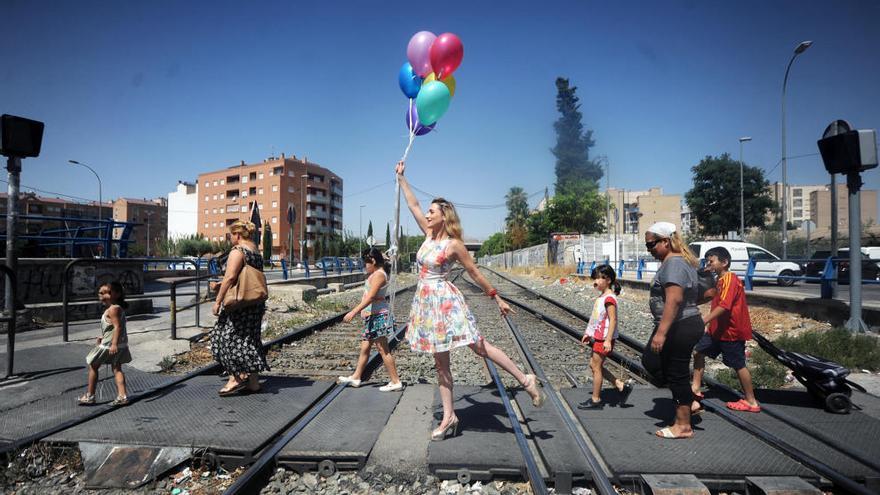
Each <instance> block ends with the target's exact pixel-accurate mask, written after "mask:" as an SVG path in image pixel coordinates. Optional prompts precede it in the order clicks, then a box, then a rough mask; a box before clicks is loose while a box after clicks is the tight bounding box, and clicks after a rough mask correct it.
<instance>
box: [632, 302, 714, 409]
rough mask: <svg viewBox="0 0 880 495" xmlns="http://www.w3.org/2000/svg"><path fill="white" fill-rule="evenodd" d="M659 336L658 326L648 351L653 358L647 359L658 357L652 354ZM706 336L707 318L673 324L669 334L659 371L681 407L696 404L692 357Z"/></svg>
mask: <svg viewBox="0 0 880 495" xmlns="http://www.w3.org/2000/svg"><path fill="white" fill-rule="evenodd" d="M656 333H657V326H656V325H655V326H654V331H653V332H652V333H651V338H650V339H648V349H646V354H647V353H650V354H652V355H653V356H647V355H646V356H645V358H646V359H650V357H653V358H654V359H656V357H657V355H656V354H654V353H653V352H652V351H651V350H650V345H651V340H652V339H653V338H654V334H656ZM703 333H704V329H703V318H702V317H701V316H699V315H697V316H691V317H690V318H685V319H683V320H678V321H676V322H673V323H672V326H670V327H669V331H668V332H666V342H665V343H664V344H663V349H662V350H661V351H660V362H659V363H658V364H659V371H660V372H661V374H662V380H665V381H666V384H667V385H668V386H669V390H671V391H672V400H674V401H675V404H676V405H677V406H682V405H690V403H691V402H693V400H694V393H693V391H692V390H691V356H692V355H693V352H694V346H695V345H697V342H699V341H700V338H701V337H702V336H703ZM645 364H646V365H647V364H648V363H645ZM646 367H649V366H646ZM649 371H650V370H649Z"/></svg>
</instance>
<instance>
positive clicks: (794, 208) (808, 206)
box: [767, 182, 828, 227]
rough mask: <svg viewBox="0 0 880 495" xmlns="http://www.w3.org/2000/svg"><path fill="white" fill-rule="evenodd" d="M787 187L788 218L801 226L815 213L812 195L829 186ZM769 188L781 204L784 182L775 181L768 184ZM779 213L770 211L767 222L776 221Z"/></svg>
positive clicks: (796, 225) (772, 195)
mask: <svg viewBox="0 0 880 495" xmlns="http://www.w3.org/2000/svg"><path fill="white" fill-rule="evenodd" d="M787 189H788V195H787V196H786V203H787V207H786V208H787V209H786V210H785V216H786V220H787V221H788V222H790V223H792V224H794V226H795V227H800V226H801V224H802V223H803V222H804V221H805V220H810V218H811V217H812V215H813V206H812V203H811V202H810V195H811V194H812V193H814V192H816V191H826V190H827V189H828V186H827V185H824V184H813V185H806V186H799V185H794V184H788V186H787ZM767 190H768V191H769V192H770V197H771V198H773V201H776V203H777V204H779V205H781V204H782V183H781V182H774V183H773V184H770V186H768V188H767ZM777 214H778V212H777V211H772V212H770V214H769V215H768V219H767V223H773V222H775V221H776V215H777Z"/></svg>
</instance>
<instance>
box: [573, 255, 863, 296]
mask: <svg viewBox="0 0 880 495" xmlns="http://www.w3.org/2000/svg"><path fill="white" fill-rule="evenodd" d="M781 261H789V262H791V263H796V264H798V266H801V263H807V262H814V261H818V262H822V263H824V265H823V268H822V270H821V274H820V275H819V276H812V275H764V274H759V273H756V269H757V266H758V261H757V260H755V259H754V258H749V259H748V260H731V263H738V262H740V263H741V262H746V263H747V265H746V271H745V272H743V271H741V270H732V271H733V272H734V273H736V274H737V275H738V276H740V277H741V278H742V279H743V285H745V288H746V290H752V288H753V287H754V283H755V281H761V280H772V281H780V280H790V281H792V282H798V281H804V282H818V283H819V284H820V287H819V293H820V297H821V298H822V299H831V296H832V293H833V291H832V286H833V283H834V282H838V283H840V281H841V280H839V279H838V276H837V274H838V265H839V264H840V262H844V263H848V262H849V258H834V257H830V256H829V257H828V258H821V259H812V260H797V261H794V260H775V261H774V262H781ZM762 262H763V261H762ZM600 263H602V264H611V262H610V261H609V260H607V259H606V260H603V261H599V260H593V261H592V262H590V264H589V270H587V262H586V261H581V262H579V263H578V264H577V274H579V275H588V274H590V273H592V272H593V270H594V269H595V268H596V266H597V265H599V264H600ZM657 263H659V262H657ZM767 263H771V262H769V261H768V262H767ZM616 265H617V266H615V271H616V272H617V276H618V277H619V278H623V277H624V275H625V274H626V273H627V272H635V275H636V280H644V279H645V275H646V274H649V273H656V272H657V270H652V269H648V268H647V262H646V260H644V259H639V260H620V261H618V262H617V263H616ZM705 265H706V260H704V259H701V260H700V268H701V269H702V268H704V267H705ZM802 270H803V268H801V269H800V270H798V271H802ZM842 280H843V281H845V282H847V283H849V278H848V277H846V278H843V279H842ZM877 284H880V280H877V279H864V278H863V279H862V285H877Z"/></svg>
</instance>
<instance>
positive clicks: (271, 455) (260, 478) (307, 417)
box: [223, 325, 406, 495]
mask: <svg viewBox="0 0 880 495" xmlns="http://www.w3.org/2000/svg"><path fill="white" fill-rule="evenodd" d="M405 331H406V325H400V326H399V327H398V328H397V330H396V331H395V335H394V337H395V339H394V341H392V342H389V344H388V345H389V347H391V348H392V349H393V348H394V346H395V345H396V343H397V342H399V341H400V336H401V335H402V334H403V333H404V332H405ZM381 361H382V357H381V356H380V354H379V353H378V352H377V351H373V352H372V353H371V355H370V357H369V359H368V360H367V367H366V370H365V371H366V372H367V373H369V372H371V371H372V370H374V369H375V368H377V367H378V366H379V364H380V363H381ZM347 386H348V384H347V383H338V384H336V385H335V386H334V387H333V388H332V389H330V390H329V391H328V392H326V393H325V394H323V395H322V396H321V397H319V398H318V399H316V400H315V401H314V402H313V403H312V405H311V406H309V407H308V408H306V411H305V413H304V414H303V415H301V416H300V417H299V419H298V420H296V422H295V423H294V424H293V426H292V427H290V428H289V429H288V430H287V431H286V432H284V433H283V434H282V435H281V436H280V437H278V439H277V440H275V441H274V442H272V443H270V444H269V446H268V447H266V448H265V449H263V451H262V452H260V454H259V455H258V456H257V460H256V461H255V462H254V463H253V464H251V466H250V467H249V468H248V469H247V471H245V472H244V473H243V474H242V475H241V476H239V477H238V478H237V479H236V480H235V482H234V483H233V484H232V485H230V486H229V488H227V489H226V491H225V492H223V493H224V494H225V495H238V494H251V493H259V492H260V490H261V489H262V488H263V487H264V486H265V484H266V481H267V480H268V478H269V476H271V473H272V471H273V470H274V469H275V467H276V465H277V458H278V454H279V453H280V452H281V451H282V450H284V447H286V446H287V444H288V443H290V441H291V440H293V439H294V438H295V437H296V436H297V435H299V434H300V433H301V432H302V431H303V430H304V429H305V427H306V426H308V425H309V423H311V422H312V420H314V419H315V418H317V417H318V415H319V414H321V412H323V411H324V409H326V408H327V406H329V405H330V403H332V402H333V401H334V400H335V399H336V398H337V397H339V394H340V393H342V391H343V389H345V387H347Z"/></svg>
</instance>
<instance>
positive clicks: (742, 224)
mask: <svg viewBox="0 0 880 495" xmlns="http://www.w3.org/2000/svg"><path fill="white" fill-rule="evenodd" d="M751 140H752V138H750V137H749V136H744V137H741V138H739V239H740V240H741V241H744V240H746V214H745V212H746V208H745V199H744V193H743V143H745V142H747V141H751Z"/></svg>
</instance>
